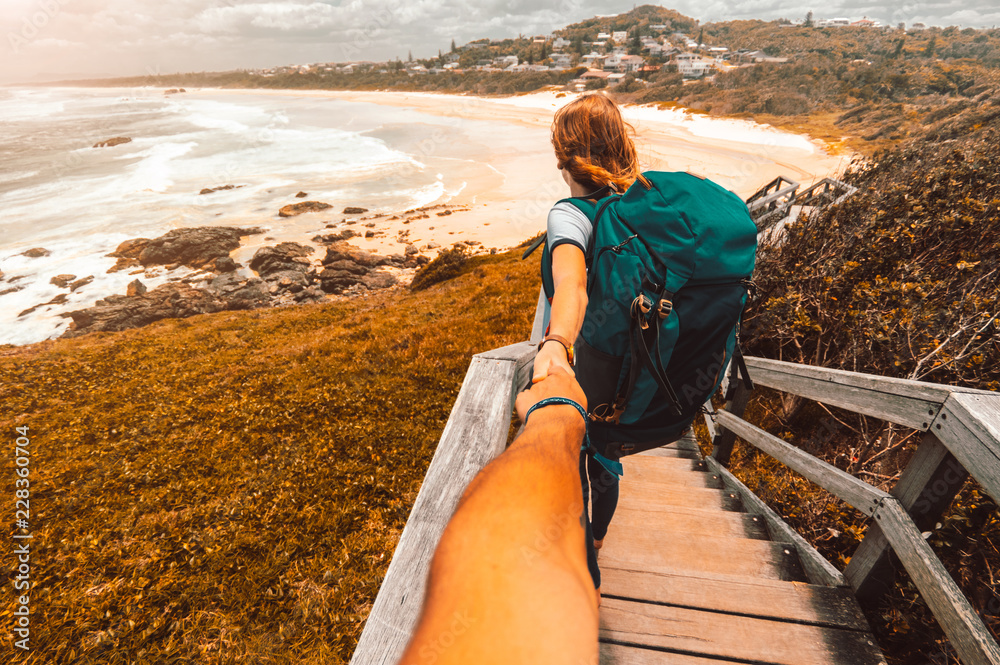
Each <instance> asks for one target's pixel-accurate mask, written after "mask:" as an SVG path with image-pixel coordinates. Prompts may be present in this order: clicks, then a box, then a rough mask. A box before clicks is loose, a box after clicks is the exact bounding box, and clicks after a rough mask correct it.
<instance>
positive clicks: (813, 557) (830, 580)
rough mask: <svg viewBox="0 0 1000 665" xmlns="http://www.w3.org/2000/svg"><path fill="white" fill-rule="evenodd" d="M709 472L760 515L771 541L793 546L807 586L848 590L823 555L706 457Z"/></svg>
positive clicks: (731, 476) (839, 574)
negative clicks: (805, 577) (769, 533)
mask: <svg viewBox="0 0 1000 665" xmlns="http://www.w3.org/2000/svg"><path fill="white" fill-rule="evenodd" d="M705 462H706V464H707V465H708V468H709V470H710V471H711V472H712V473H715V474H717V475H718V476H719V477H720V478H722V482H723V483H724V484H725V486H726V489H728V490H730V491H732V492H735V493H736V494H738V495H739V497H740V499H742V501H743V507H744V508H746V510H747V512H748V513H751V514H757V515H760V516H761V518H762V519H763V520H764V521H765V522H766V523H767V526H768V530H769V531H770V532H771V539H772V540H778V541H782V542H786V543H791V544H792V545H794V546H795V550H796V551H797V552H798V554H799V562H800V563H801V564H802V569H803V570H804V571H805V573H806V576H807V577H808V578H809V582H810V583H812V584H817V585H820V586H835V587H843V586H847V580H846V579H844V576H843V575H842V574H841V572H840V571H839V570H837V569H836V568H835V567H834V565H833V564H832V563H830V562H829V561H827V560H826V559H825V558H823V555H822V554H820V553H819V552H817V551H816V548H815V547H813V546H812V545H810V544H809V542H808V541H807V540H806V539H805V538H803V537H802V536H800V535H799V533H798V532H797V531H796V530H795V529H793V528H792V527H790V526H788V524H786V523H785V520H783V519H781V516H780V515H778V514H777V513H776V512H774V511H773V510H771V508H770V507H769V506H768V505H767V504H766V503H764V502H763V501H761V499H760V498H759V497H758V496H757V495H756V494H754V493H753V492H751V491H750V489H749V488H748V487H747V486H746V485H744V484H743V483H742V482H740V481H739V479H738V478H736V476H734V475H733V474H731V473H730V472H729V470H728V469H726V468H725V467H724V466H722V465H721V464H719V463H718V462H717V461H716V460H714V459H713V458H711V457H709V458H706V459H705Z"/></svg>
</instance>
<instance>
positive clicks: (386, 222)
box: [0, 88, 851, 344]
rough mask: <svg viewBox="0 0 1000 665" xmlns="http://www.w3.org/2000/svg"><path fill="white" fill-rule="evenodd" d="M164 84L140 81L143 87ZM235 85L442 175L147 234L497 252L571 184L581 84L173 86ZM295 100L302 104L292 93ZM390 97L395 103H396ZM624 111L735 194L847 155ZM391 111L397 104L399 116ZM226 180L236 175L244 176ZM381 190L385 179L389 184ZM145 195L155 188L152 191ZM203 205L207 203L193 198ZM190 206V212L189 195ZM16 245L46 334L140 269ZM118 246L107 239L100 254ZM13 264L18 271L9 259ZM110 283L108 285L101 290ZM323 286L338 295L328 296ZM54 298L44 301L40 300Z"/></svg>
mask: <svg viewBox="0 0 1000 665" xmlns="http://www.w3.org/2000/svg"><path fill="white" fill-rule="evenodd" d="M162 90H164V89H162V88H144V89H143V91H145V92H147V93H148V92H155V93H159V92H161V91H162ZM121 92H122V90H121V89H113V90H110V89H109V93H110V94H111V95H119V94H121ZM131 92H133V93H135V92H136V91H135V90H133V91H131ZM241 96H245V97H246V98H247V103H259V102H260V100H262V99H266V100H267V103H269V104H270V103H271V102H270V100H274V101H273V106H274V109H276V110H277V111H278V112H282V111H289V112H295V111H296V109H301V108H302V107H303V106H305V107H306V108H308V110H309V112H310V113H312V114H314V115H313V116H312V118H313V119H316V118H317V117H322V116H323V114H325V113H327V112H328V111H329V112H331V113H338V109H339V113H344V112H345V110H344V109H347V111H346V112H347V113H349V114H350V115H349V116H347V117H342V116H335V120H336V122H344V123H346V126H347V127H349V128H350V129H351V131H355V132H359V133H360V134H364V135H367V136H368V137H370V138H373V139H378V140H381V141H385V142H386V144H387V145H389V146H390V147H391V148H392V149H393V150H397V151H399V152H401V153H404V154H406V155H408V156H409V157H408V158H409V159H411V160H412V161H413V164H414V166H413V168H414V169H417V170H419V171H421V172H423V174H424V177H425V179H432V178H434V177H435V174H436V178H437V181H438V182H439V183H440V184H441V185H443V186H442V187H441V189H440V192H439V193H435V194H432V195H431V196H429V197H428V198H427V200H426V202H425V203H424V204H423V205H421V206H417V207H416V209H409V210H406V211H404V210H403V209H401V208H400V207H399V206H398V204H397V205H395V206H394V205H391V204H389V202H388V200H387V199H385V198H383V199H380V198H379V196H378V195H373V196H370V197H369V198H368V199H367V200H364V201H356V200H354V199H351V198H348V199H343V200H340V199H336V198H331V199H325V198H324V197H323V195H322V194H315V195H310V197H309V198H310V199H312V198H313V196H315V197H316V200H319V201H324V202H328V203H329V204H331V205H332V206H333V207H332V208H330V209H328V210H324V211H322V212H312V213H305V214H302V215H299V216H296V217H288V218H279V217H278V215H277V212H278V211H277V209H278V207H280V206H281V205H285V204H287V203H295V202H298V201H301V200H304V199H296V198H292V196H293V194H294V193H295V192H296V191H298V186H299V185H302V183H297V182H289V183H286V186H282V187H280V188H279V189H275V190H274V194H273V195H271V198H270V199H268V200H269V201H271V203H270V204H267V205H265V206H264V207H255V208H254V209H252V210H250V209H247V206H246V205H245V204H244V203H242V202H241V201H242V200H243V199H242V198H241V197H242V196H243V194H242V193H241V192H240V191H239V190H237V191H234V192H226V193H225V195H224V196H218V195H213V198H212V199H205V200H204V205H210V206H212V207H208V208H204V211H203V212H200V213H199V214H198V215H194V216H192V217H190V218H187V219H181V220H172V221H170V223H169V224H168V225H167V226H165V227H164V228H163V229H162V230H161V231H159V232H158V233H156V234H155V235H149V236H148V237H156V235H159V234H161V233H163V232H166V231H168V230H170V229H172V228H184V227H194V226H239V227H248V226H256V227H261V228H262V229H264V232H263V233H260V234H257V235H250V236H245V237H244V238H243V240H242V243H241V245H240V246H239V247H238V248H236V249H234V250H233V251H232V253H231V256H232V258H233V259H234V260H235V261H237V262H238V263H239V264H241V265H243V266H246V265H247V264H248V263H249V262H250V259H251V258H252V257H253V256H254V254H255V252H256V251H258V250H259V249H261V248H262V247H267V246H274V245H276V244H278V243H280V242H296V243H301V244H303V245H308V246H311V247H313V248H314V250H315V251H314V252H313V254H312V258H311V261H312V264H313V266H314V267H316V268H317V269H318V270H322V269H323V266H322V265H321V264H320V260H321V257H322V256H323V255H324V251H325V243H323V242H318V241H317V240H314V238H316V237H317V236H320V235H328V234H337V233H338V232H342V231H345V230H347V229H351V230H352V231H355V232H358V234H359V235H356V236H355V237H353V238H351V239H350V240H349V243H350V245H352V246H354V247H357V248H359V249H361V250H365V251H369V252H373V253H375V254H378V255H382V256H390V255H403V254H405V255H407V256H409V255H411V254H412V253H414V252H419V253H420V254H422V255H424V256H426V257H428V258H433V256H435V255H436V253H437V251H438V250H439V249H443V248H445V247H448V246H450V245H452V244H454V243H456V242H461V241H465V242H466V243H468V244H470V245H471V246H474V248H475V251H491V250H494V249H495V250H497V251H499V250H503V249H507V248H510V247H514V246H516V245H518V244H519V243H521V242H522V241H524V240H525V239H526V238H529V237H531V236H534V235H536V234H537V233H539V232H540V231H542V230H544V228H545V221H546V215H547V212H548V210H549V208H550V207H551V206H552V204H553V203H554V202H555V201H557V200H559V199H561V198H564V197H565V196H567V195H568V193H567V191H566V185H565V183H564V182H563V180H562V177H561V175H560V174H559V172H558V170H557V169H556V160H555V156H554V155H553V153H552V147H551V143H550V134H549V132H550V125H551V120H552V116H553V113H554V112H555V111H556V110H557V109H558V108H559V107H560V106H562V105H563V104H565V103H568V102H569V101H571V100H573V99H575V98H576V97H577V96H578V95H577V94H576V93H567V94H562V93H557V92H552V91H547V92H535V93H528V94H523V95H517V96H511V97H479V96H474V95H456V94H448V93H415V92H391V91H379V92H358V91H334V90H298V89H293V90H262V89H257V88H250V89H232V88H202V89H191V90H189V91H187V92H185V93H182V94H179V95H177V96H176V97H175V98H176V99H177V101H178V102H180V103H183V101H184V100H185V99H192V100H194V101H200V102H213V101H218V100H226V99H227V98H228V99H232V100H233V101H237V100H238V99H239V98H240V97H241ZM293 99H294V100H295V104H291V103H289V104H287V105H284V106H283V105H282V100H293ZM303 99H305V100H306V102H307V103H306V104H301V103H300V102H301V101H302V100H303ZM310 100H314V102H315V103H313V102H312V101H310ZM395 109H398V110H399V111H400V113H398V114H396V112H395ZM623 114H624V116H625V118H626V120H628V121H629V122H630V123H631V124H632V125H633V126H634V128H635V131H636V142H637V147H638V149H639V154H640V161H641V163H642V166H643V168H644V169H658V170H690V171H692V172H695V173H697V174H699V175H702V176H705V177H708V178H711V179H713V180H715V181H716V182H718V183H719V184H720V185H722V186H724V187H726V188H728V189H731V190H733V191H734V192H736V193H737V194H739V195H740V196H741V197H743V198H746V197H747V196H749V195H750V194H752V193H753V192H754V191H756V190H757V189H758V188H759V187H761V186H762V185H764V184H766V183H767V182H769V181H770V180H772V179H773V178H775V177H777V176H778V175H783V176H785V177H790V178H792V179H795V180H798V181H799V182H800V183H801V184H802V185H803V186H806V185H808V184H811V183H812V182H813V181H815V180H818V179H820V178H822V177H825V176H828V175H834V174H838V173H839V172H840V171H841V170H842V169H843V168H844V167H845V166H846V164H847V163H849V161H850V158H851V157H850V155H845V154H830V153H829V152H827V150H826V146H825V144H824V143H823V142H822V141H817V140H813V139H811V138H810V137H808V136H806V135H802V134H792V133H789V132H785V131H782V130H778V129H775V128H773V127H770V126H767V125H760V124H757V123H754V122H752V121H747V120H737V119H720V118H715V117H709V116H705V115H704V114H698V113H690V112H686V111H684V110H682V109H676V108H662V107H657V106H656V105H648V106H637V105H626V106H624V107H623ZM395 115H399V119H398V120H397V119H396V118H395V117H394V116H395ZM309 158H311V159H313V160H314V161H315V162H319V164H320V165H322V163H323V152H322V151H321V150H317V152H316V153H315V157H313V155H309ZM364 177H365V176H364V174H357V175H356V176H353V174H352V176H351V177H349V178H348V181H347V182H351V181H353V180H358V179H363V178H364ZM226 182H227V183H239V182H240V180H239V176H236V180H226ZM205 184H215V185H220V184H223V183H221V182H219V183H205ZM199 186H201V185H199ZM306 189H309V188H308V187H306ZM286 190H287V191H286ZM244 191H247V190H244ZM386 194H391V192H389V191H388V190H387V191H386ZM142 196H143V197H149V196H152V197H156V196H162V195H159V194H156V193H149V192H148V190H147V192H145V193H143V194H142ZM215 196H218V197H217V198H215ZM435 197H436V198H435ZM432 198H433V200H431V199H432ZM286 199H287V200H286ZM359 204H360V205H363V206H364V207H366V208H368V209H369V212H366V213H363V214H362V215H360V216H358V215H345V214H342V213H341V212H340V211H341V210H342V209H343V207H345V206H355V205H359ZM380 204H381V205H380ZM198 205H199V207H200V206H201V205H203V204H202V200H201V199H200V198H199V199H198ZM192 210H193V211H197V210H198V208H192ZM119 235H121V234H119ZM366 236H368V237H366ZM122 239H124V237H122ZM117 242H120V240H118V241H115V243H117ZM20 245H21V243H13V244H12V245H11V246H9V247H7V248H5V249H7V250H8V251H9V252H11V253H10V254H8V256H7V259H6V260H5V263H6V264H7V265H5V266H4V269H5V272H7V273H8V274H7V278H14V277H17V274H16V273H20V272H21V271H22V270H29V271H31V270H34V273H31V272H29V273H28V274H29V275H32V274H33V275H34V276H30V277H29V279H33V280H37V283H38V284H44V285H45V286H44V290H45V291H44V296H43V297H41V298H39V297H35V296H28V294H27V292H24V293H22V294H18V295H16V296H8V299H10V302H8V303H6V304H7V305H8V307H10V308H11V309H12V310H13V311H14V312H15V313H16V312H19V311H22V310H26V309H28V308H32V307H33V306H37V309H38V311H37V312H35V313H33V314H31V315H30V316H27V317H25V318H22V317H20V316H17V317H15V318H14V320H13V321H12V323H14V325H15V326H17V327H18V328H22V327H23V326H24V325H28V326H32V325H41V326H49V327H50V329H52V327H56V328H55V333H53V334H54V335H60V334H62V333H63V332H64V331H65V323H64V322H65V319H64V318H62V316H64V315H65V314H66V313H67V312H69V311H73V310H79V309H81V308H88V307H90V306H92V305H93V304H94V303H95V302H96V301H97V300H98V299H101V298H105V297H107V296H109V295H112V292H116V291H117V290H118V289H119V288H121V289H124V284H125V282H126V281H128V280H131V279H132V277H131V275H132V274H136V273H128V274H127V273H119V274H118V275H116V276H110V275H105V271H106V270H107V269H108V268H110V267H111V266H112V265H113V264H114V259H113V258H97V256H98V255H95V258H92V259H90V261H89V262H90V263H91V265H88V266H83V265H79V262H78V263H77V264H75V265H74V266H73V268H72V269H70V270H68V269H66V267H65V266H64V265H59V264H58V262H54V263H53V264H52V265H47V264H44V263H41V262H42V261H47V259H31V260H30V262H28V263H26V262H25V261H24V260H23V259H17V260H13V261H12V259H14V257H16V255H17V253H19V252H21V251H23V250H24V249H27V248H28V247H32V246H35V245H34V244H30V245H26V246H24V247H22V246H20ZM114 247H115V245H112V246H110V247H108V248H107V249H106V250H105V252H104V253H106V252H107V251H111V250H112V249H114ZM100 256H103V253H102V254H101V255H100ZM56 258H57V257H53V259H56ZM425 260H426V259H425ZM35 261H39V263H34V262H35ZM105 264H106V265H105ZM8 266H11V267H13V268H14V270H13V271H12V270H9V269H8ZM67 272H72V273H74V274H75V275H87V274H92V275H96V276H97V279H98V283H95V284H93V285H91V286H90V287H87V288H85V289H82V290H81V291H78V292H77V291H75V292H73V293H71V294H69V299H68V301H67V300H66V297H65V296H60V294H61V293H62V290H61V289H58V288H56V287H54V286H51V285H49V284H48V282H49V278H50V276H51V275H55V274H59V273H67ZM241 275H242V276H243V278H244V279H246V278H251V279H252V278H253V275H254V273H253V272H252V271H250V269H249V268H243V269H242V272H241ZM396 276H397V277H400V278H402V280H403V281H404V282H405V281H406V280H407V275H406V272H405V271H404V272H403V273H397V274H396ZM206 277H210V275H207V274H205V272H204V271H200V273H199V272H197V271H194V272H193V271H192V270H190V269H187V268H183V267H182V268H179V269H175V270H163V269H162V268H154V269H152V270H151V271H146V273H145V276H144V277H143V278H142V279H143V280H144V283H145V286H148V287H149V288H156V287H157V286H160V285H163V284H166V283H168V282H180V281H183V282H188V283H190V284H191V285H192V286H198V285H199V283H200V282H202V281H204V280H205V279H206ZM101 280H103V282H102V281H101ZM22 283H24V282H22ZM109 285H114V286H112V289H110V290H109V288H108V286H109ZM0 286H3V285H0ZM109 291H111V292H109ZM60 297H62V301H60V300H59V298H60ZM328 298H331V299H334V298H339V296H334V295H330V296H328ZM50 299H51V302H46V300H50ZM22 301H23V302H22ZM40 303H43V304H41V305H39V304H40ZM35 334H36V333H31V335H35ZM22 339H23V337H22ZM5 341H13V340H5ZM15 343H18V344H25V343H31V342H30V341H28V340H24V341H20V342H15Z"/></svg>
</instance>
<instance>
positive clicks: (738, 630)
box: [598, 437, 885, 665]
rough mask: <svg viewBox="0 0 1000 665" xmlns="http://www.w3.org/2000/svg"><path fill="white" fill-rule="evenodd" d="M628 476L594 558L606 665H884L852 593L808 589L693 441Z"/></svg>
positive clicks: (627, 463) (788, 555)
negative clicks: (598, 574) (599, 586)
mask: <svg viewBox="0 0 1000 665" xmlns="http://www.w3.org/2000/svg"><path fill="white" fill-rule="evenodd" d="M622 464H623V465H624V467H625V475H624V476H623V477H622V479H621V485H620V499H619V504H618V510H617V512H616V513H615V518H614V520H613V521H612V523H611V527H610V529H609V530H608V535H607V537H606V538H605V541H604V542H605V544H604V547H603V548H602V549H601V551H600V553H599V557H598V563H599V564H600V567H601V574H602V589H601V591H602V596H603V602H602V605H601V633H600V640H601V662H602V663H608V664H612V663H613V664H622V665H625V664H628V665H646V664H650V665H652V664H660V663H677V664H679V665H688V664H690V665H698V664H704V665H708V664H710V663H712V664H716V665H718V664H720V663H782V664H785V663H787V664H788V665H805V664H816V665H820V664H827V663H856V664H858V665H869V664H871V665H877V664H884V663H885V659H884V658H883V657H882V654H881V653H880V652H879V650H878V648H877V647H876V646H875V640H874V639H873V638H872V636H871V634H870V633H869V629H868V625H867V623H866V621H865V619H864V616H863V615H862V614H861V610H860V608H859V607H858V605H857V601H856V600H855V598H854V594H853V593H852V591H851V589H850V588H848V587H845V586H833V587H831V586H823V585H817V584H810V583H809V581H808V575H807V574H806V572H805V570H804V569H803V567H802V565H801V563H800V560H799V556H798V552H797V549H796V545H795V544H794V543H790V542H781V541H780V539H779V540H772V539H771V537H770V534H769V532H768V528H767V520H766V519H765V517H764V516H763V515H760V514H754V513H752V512H747V511H746V510H745V508H744V505H743V501H742V498H741V495H740V492H739V491H738V489H737V488H732V489H731V488H730V487H728V486H727V483H726V482H725V480H724V478H723V476H722V475H720V474H719V473H715V472H713V471H711V470H710V469H709V466H708V464H707V463H706V462H705V461H703V460H702V458H701V453H700V452H699V450H698V446H697V444H696V442H695V441H694V439H693V438H692V437H688V438H684V439H681V440H680V441H678V442H676V443H674V444H671V445H670V446H667V447H664V448H658V449H655V450H652V451H649V452H647V453H641V454H639V455H633V456H631V457H627V458H624V459H623V460H622Z"/></svg>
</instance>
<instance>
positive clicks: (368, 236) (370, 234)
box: [365, 231, 375, 238]
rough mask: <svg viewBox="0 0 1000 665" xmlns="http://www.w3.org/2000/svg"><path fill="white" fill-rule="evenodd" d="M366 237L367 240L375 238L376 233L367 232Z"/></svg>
mask: <svg viewBox="0 0 1000 665" xmlns="http://www.w3.org/2000/svg"><path fill="white" fill-rule="evenodd" d="M365 237H366V238H374V237H375V232H374V231H365Z"/></svg>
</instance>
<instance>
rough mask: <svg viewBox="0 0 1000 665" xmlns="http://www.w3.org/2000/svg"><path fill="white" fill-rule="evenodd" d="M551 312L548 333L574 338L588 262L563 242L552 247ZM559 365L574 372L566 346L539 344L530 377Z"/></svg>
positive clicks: (582, 310) (581, 310)
mask: <svg viewBox="0 0 1000 665" xmlns="http://www.w3.org/2000/svg"><path fill="white" fill-rule="evenodd" d="M552 282H553V285H554V287H555V290H554V291H553V293H552V312H551V314H550V315H549V333H550V334H552V335H559V336H561V337H564V338H565V339H567V340H569V341H570V343H573V342H575V341H576V336H577V335H579V334H580V328H581V327H582V326H583V318H584V315H585V314H586V312H587V264H586V261H585V260H584V255H583V250H581V249H580V248H579V247H577V246H576V245H573V244H570V243H564V244H562V245H558V246H557V247H556V248H555V249H553V250H552ZM551 367H560V368H562V369H563V370H565V371H566V372H569V373H570V374H573V368H572V367H571V366H570V364H569V360H568V359H567V357H566V349H565V348H563V346H562V345H561V344H559V343H557V342H549V343H547V344H544V345H542V348H540V349H539V350H538V355H537V356H536V357H535V369H534V376H533V380H535V381H539V380H541V379H543V378H545V376H546V375H547V374H548V372H549V368H551Z"/></svg>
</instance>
